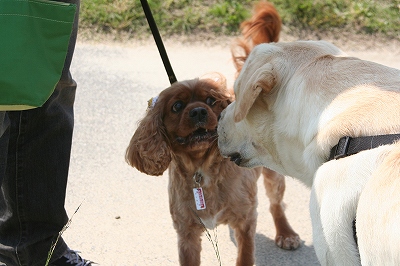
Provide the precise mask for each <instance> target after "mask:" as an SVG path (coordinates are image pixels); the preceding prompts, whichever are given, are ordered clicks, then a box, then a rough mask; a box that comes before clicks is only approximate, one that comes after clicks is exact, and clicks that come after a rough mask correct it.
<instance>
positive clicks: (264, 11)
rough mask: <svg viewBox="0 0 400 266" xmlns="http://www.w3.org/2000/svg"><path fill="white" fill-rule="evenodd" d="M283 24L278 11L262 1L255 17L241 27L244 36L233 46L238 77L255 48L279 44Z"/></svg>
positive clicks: (254, 13)
mask: <svg viewBox="0 0 400 266" xmlns="http://www.w3.org/2000/svg"><path fill="white" fill-rule="evenodd" d="M281 24H282V22H281V18H280V16H279V14H278V11H277V10H276V9H275V7H274V5H273V4H272V3H270V2H266V1H261V2H259V3H258V4H256V5H255V6H254V9H253V16H252V17H251V18H250V19H248V20H246V21H243V22H242V24H241V25H240V29H241V31H242V36H241V37H239V38H238V39H236V40H235V41H234V43H233V45H232V46H231V53H232V58H233V63H234V65H235V68H236V71H237V72H236V75H239V72H240V71H241V69H242V67H243V64H244V62H245V61H246V59H247V57H248V56H249V54H250V52H251V50H252V49H253V48H254V46H256V45H258V44H260V43H268V42H278V40H279V33H280V31H281Z"/></svg>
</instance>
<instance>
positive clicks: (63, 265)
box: [50, 249, 95, 266]
mask: <svg viewBox="0 0 400 266" xmlns="http://www.w3.org/2000/svg"><path fill="white" fill-rule="evenodd" d="M78 253H79V251H74V250H71V249H68V250H67V252H66V253H65V254H64V255H63V256H62V257H61V258H59V259H58V260H56V261H54V262H52V263H50V266H72V265H75V266H92V263H93V264H95V263H94V262H92V261H90V260H85V259H82V258H81V257H80V256H79V255H78Z"/></svg>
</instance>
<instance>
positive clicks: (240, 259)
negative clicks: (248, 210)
mask: <svg viewBox="0 0 400 266" xmlns="http://www.w3.org/2000/svg"><path fill="white" fill-rule="evenodd" d="M256 224H257V213H256V210H255V209H254V215H251V217H248V218H247V219H243V220H242V222H240V223H238V224H236V225H231V227H232V228H233V229H234V231H235V239H236V243H237V248H238V256H237V260H236V266H253V265H254V246H255V234H256Z"/></svg>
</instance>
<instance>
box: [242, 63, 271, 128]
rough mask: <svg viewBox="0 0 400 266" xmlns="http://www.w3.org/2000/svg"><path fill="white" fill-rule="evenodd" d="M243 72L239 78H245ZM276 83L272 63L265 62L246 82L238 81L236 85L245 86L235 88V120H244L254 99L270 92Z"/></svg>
mask: <svg viewBox="0 0 400 266" xmlns="http://www.w3.org/2000/svg"><path fill="white" fill-rule="evenodd" d="M243 75H246V73H242V74H241V76H240V77H239V79H243V78H245V77H244V76H243ZM275 84H276V77H275V73H274V71H273V67H272V65H271V64H269V63H268V64H265V65H263V66H262V67H260V68H258V69H257V70H256V71H255V72H254V73H253V74H252V75H251V77H250V78H249V79H248V80H247V82H246V83H244V84H243V83H242V84H240V81H239V80H238V83H237V84H236V85H235V86H243V87H242V88H240V89H238V90H235V92H236V93H237V94H236V95H235V97H236V104H235V113H234V119H235V122H236V123H237V122H240V121H242V120H243V119H244V118H245V117H246V115H247V113H248V112H249V110H250V108H251V107H252V106H253V104H254V101H255V100H256V99H257V97H258V95H259V94H260V93H261V92H264V93H269V92H270V91H271V90H272V88H273V87H274V86H275Z"/></svg>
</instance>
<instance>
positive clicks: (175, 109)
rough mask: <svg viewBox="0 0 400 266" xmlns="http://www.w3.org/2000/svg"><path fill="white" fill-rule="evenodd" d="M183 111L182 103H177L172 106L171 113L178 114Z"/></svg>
mask: <svg viewBox="0 0 400 266" xmlns="http://www.w3.org/2000/svg"><path fill="white" fill-rule="evenodd" d="M182 109H183V102H182V101H177V102H176V103H174V105H172V112H174V113H178V112H180V111H181V110H182Z"/></svg>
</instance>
